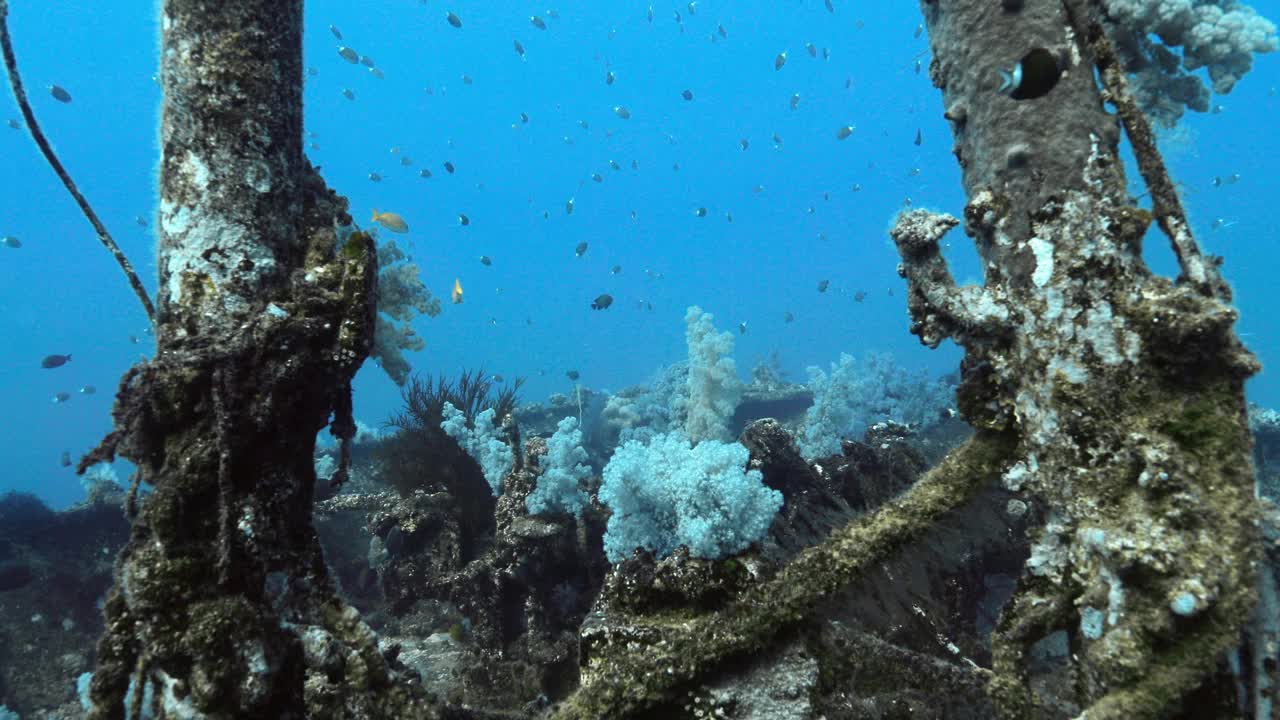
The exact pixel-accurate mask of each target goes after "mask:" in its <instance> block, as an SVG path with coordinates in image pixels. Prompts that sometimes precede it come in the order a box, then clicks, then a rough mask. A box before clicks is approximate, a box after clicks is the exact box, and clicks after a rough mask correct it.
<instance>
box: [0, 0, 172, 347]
mask: <svg viewBox="0 0 1280 720" xmlns="http://www.w3.org/2000/svg"><path fill="white" fill-rule="evenodd" d="M0 46H2V47H3V50H4V66H5V69H6V70H8V71H9V85H10V86H11V87H12V88H13V96H14V99H16V100H17V101H18V108H19V109H20V110H22V119H23V120H26V122H27V129H28V130H30V131H31V137H32V138H33V139H34V140H35V141H36V146H37V147H39V148H40V152H41V153H43V154H44V159H45V160H47V161H48V162H49V167H51V168H53V171H54V172H55V173H57V175H58V179H59V180H61V181H62V184H63V185H64V186H65V187H66V188H67V192H69V193H71V197H72V198H75V201H76V204H77V205H79V206H80V211H81V212H83V213H84V216H85V217H86V218H88V220H89V224H91V225H93V229H94V230H95V231H96V232H97V233H98V240H100V241H102V246H103V247H105V248H106V249H107V252H109V253H111V254H112V255H113V256H114V257H115V259H116V262H117V263H119V264H120V269H121V270H123V271H124V275H125V278H127V279H128V280H129V284H130V285H132V286H133V292H134V294H135V295H137V296H138V300H140V301H141V302H142V307H143V309H144V310H146V311H147V319H148V320H150V321H151V325H152V327H154V326H155V323H156V309H155V306H154V305H152V304H151V298H150V297H148V296H147V289H146V288H144V287H143V286H142V281H141V280H139V279H138V274H137V273H136V272H134V271H133V265H131V264H130V263H129V258H127V257H125V254H124V251H123V250H121V249H120V246H119V245H117V244H116V241H115V240H113V239H112V238H111V234H110V233H108V232H107V228H106V226H105V225H103V224H102V221H101V220H99V219H98V215H97V213H95V212H94V211H93V208H92V207H89V201H88V200H86V199H85V197H84V195H81V194H80V190H79V188H77V187H76V184H75V183H74V182H73V181H72V180H71V176H70V175H68V174H67V170H66V168H64V167H62V163H61V162H60V161H59V160H58V156H57V155H54V154H53V148H51V147H49V141H48V140H47V139H45V136H44V132H43V131H41V130H40V124H39V123H37V122H36V116H35V113H33V112H31V105H30V104H29V103H28V102H27V91H26V90H25V89H23V87H22V77H21V76H20V75H18V60H17V58H16V57H15V56H14V54H13V43H12V42H10V40H9V2H8V0H0Z"/></svg>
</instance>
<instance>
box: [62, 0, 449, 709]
mask: <svg viewBox="0 0 1280 720" xmlns="http://www.w3.org/2000/svg"><path fill="white" fill-rule="evenodd" d="M161 12H162V17H161V22H162V30H163V40H162V43H161V77H162V80H163V86H164V104H163V112H162V120H161V131H160V142H161V165H160V167H161V171H160V205H161V209H160V225H159V230H160V246H159V266H160V295H159V318H158V327H157V354H156V357H155V358H154V359H152V360H150V361H147V362H144V363H142V364H140V365H138V366H136V367H134V368H133V369H132V370H130V372H129V373H128V374H127V375H126V376H125V378H124V380H123V381H122V383H121V386H120V391H119V394H118V396H117V399H116V405H115V409H114V413H113V414H114V418H115V422H116V427H115V430H114V431H113V432H112V434H111V435H110V436H109V437H108V438H107V440H106V441H104V443H103V445H102V446H101V447H100V448H99V450H98V451H96V452H95V453H94V454H93V455H92V456H91V457H90V458H89V459H88V460H87V462H91V461H96V460H98V459H104V458H109V457H112V456H114V455H115V454H117V453H118V454H119V455H122V456H124V457H127V458H129V459H130V460H132V461H133V462H135V463H136V464H137V465H138V468H139V473H140V480H141V482H142V483H144V484H146V485H147V486H149V487H150V490H151V491H150V492H149V493H147V494H145V495H143V496H142V497H141V499H140V500H139V501H138V502H137V504H136V508H135V509H134V510H133V518H134V524H133V529H132V536H131V539H130V542H129V544H128V545H127V546H126V548H125V549H124V551H123V552H122V554H121V557H120V559H119V562H118V564H117V569H116V584H115V587H114V589H113V590H112V592H111V595H110V597H109V599H108V602H107V607H106V622H107V628H106V631H105V633H104V635H103V637H102V639H101V641H100V643H99V647H98V667H97V670H96V672H95V674H94V678H93V682H92V685H91V693H90V694H91V698H92V700H93V703H94V708H93V712H92V717H94V718H121V717H123V716H124V709H125V707H126V706H132V707H133V712H132V716H133V717H139V714H138V710H139V708H138V707H137V705H138V704H140V703H141V702H142V701H143V697H144V693H143V690H144V689H149V690H151V691H152V692H151V693H150V694H151V696H152V697H153V698H154V700H153V701H152V702H154V704H155V706H156V707H155V708H153V709H154V710H156V711H157V712H158V713H160V714H159V715H157V716H163V717H218V718H232V717H236V718H284V717H297V718H301V717H352V716H363V717H397V718H400V717H409V718H412V717H426V716H430V715H431V712H430V708H429V707H428V706H427V705H426V704H425V703H424V702H423V701H422V699H421V697H420V691H419V692H415V691H414V690H413V689H411V688H410V687H409V686H408V685H406V684H404V683H402V682H400V681H399V680H398V678H397V676H396V674H395V672H394V671H393V669H392V668H391V667H390V665H389V663H388V662H387V661H386V660H385V659H384V658H383V657H382V655H381V654H379V652H378V650H377V645H376V638H375V637H374V635H373V633H372V632H371V631H370V630H369V629H368V628H367V627H365V626H364V625H363V623H361V622H360V620H359V617H358V615H357V614H356V612H355V611H354V610H353V609H352V608H350V607H349V606H347V605H345V604H344V603H343V602H342V601H341V600H339V599H338V598H337V596H336V594H335V592H334V588H333V586H332V583H331V582H330V580H329V577H328V572H327V570H326V568H325V564H324V560H323V557H322V556H321V552H320V547H319V544H318V542H317V539H316V536H315V532H314V530H313V529H312V525H311V506H312V487H313V485H314V483H315V472H314V469H313V467H312V453H313V450H314V442H315V435H316V433H317V432H318V431H319V430H321V429H322V428H324V426H325V424H326V422H327V419H328V417H329V416H330V414H331V413H332V414H333V416H334V417H335V422H334V432H335V434H337V435H339V436H340V437H349V436H350V434H351V433H352V431H353V430H354V427H353V423H352V421H351V417H350V412H351V399H350V392H351V390H350V381H351V377H352V376H353V375H354V373H355V372H356V370H357V369H358V368H359V366H360V364H361V362H363V360H364V358H365V357H366V356H367V355H368V351H369V347H370V344H371V339H372V334H373V317H374V302H373V300H374V295H375V292H374V289H375V287H374V283H375V277H376V273H377V260H376V256H375V253H374V248H373V243H372V241H371V239H370V238H369V237H368V236H367V235H364V234H362V233H356V234H355V235H353V236H351V237H350V238H346V239H343V240H339V238H338V237H337V235H336V232H335V227H336V226H340V225H346V224H348V223H349V222H350V218H349V217H348V216H347V213H346V201H345V200H344V199H342V198H341V197H338V196H337V195H335V194H334V193H333V192H331V191H330V190H328V189H327V188H326V187H325V185H324V182H323V181H322V180H321V179H320V177H319V176H318V175H317V174H316V173H315V172H314V171H313V170H312V169H311V168H310V167H309V166H308V165H307V163H306V160H305V159H304V157H303V155H302V138H301V134H302V72H301V56H302V44H301V41H302V2H301V0H223V1H220V2H206V1H201V0H166V2H164V3H163V4H162V9H161ZM340 472H341V471H340ZM131 504H132V503H131ZM131 688H132V689H131Z"/></svg>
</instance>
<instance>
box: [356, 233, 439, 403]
mask: <svg viewBox="0 0 1280 720" xmlns="http://www.w3.org/2000/svg"><path fill="white" fill-rule="evenodd" d="M378 268H379V270H378V322H377V326H376V328H375V329H374V333H373V350H372V351H370V353H369V354H370V356H371V357H373V359H374V360H375V361H377V362H378V364H379V365H381V367H382V369H383V370H384V371H385V372H386V373H387V375H388V376H389V377H390V378H391V379H392V380H393V381H394V382H395V384H397V385H404V383H405V381H406V380H408V379H409V372H410V371H411V370H412V368H411V367H410V366H409V361H408V360H406V359H405V357H404V353H403V352H402V351H404V350H411V351H416V350H421V349H422V348H424V347H426V342H425V341H424V340H423V339H422V338H421V337H419V336H418V334H417V333H416V332H414V331H413V324H412V323H413V318H414V316H415V315H426V316H428V317H435V316H436V315H439V314H440V299H439V298H437V297H435V296H433V295H432V294H431V291H430V290H428V289H427V287H426V286H425V285H423V284H422V279H421V278H420V277H419V276H418V265H417V264H416V263H412V262H409V261H408V256H406V255H405V254H404V251H403V250H401V249H400V248H399V247H397V246H396V243H395V241H394V240H389V241H387V242H385V243H383V244H381V245H379V246H378ZM397 323H398V324H397Z"/></svg>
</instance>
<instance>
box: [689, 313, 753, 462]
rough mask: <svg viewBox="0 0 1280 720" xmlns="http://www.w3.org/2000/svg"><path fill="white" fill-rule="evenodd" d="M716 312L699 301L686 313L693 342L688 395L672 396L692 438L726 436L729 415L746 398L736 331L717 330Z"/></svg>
mask: <svg viewBox="0 0 1280 720" xmlns="http://www.w3.org/2000/svg"><path fill="white" fill-rule="evenodd" d="M713 320H715V316H713V315H712V314H711V313H708V312H703V311H702V308H700V307H698V306H697V305H693V306H690V307H689V309H688V311H687V312H686V313H685V316H684V322H685V325H686V330H685V342H686V343H687V344H688V346H689V378H688V383H687V388H688V395H687V396H679V397H676V398H673V399H672V411H673V413H674V414H677V415H678V414H681V411H683V414H684V416H685V424H684V430H685V434H687V435H688V436H689V439H690V440H692V441H694V442H698V441H701V440H724V439H727V438H728V436H729V428H728V424H729V419H730V418H731V417H733V411H734V410H735V409H736V408H737V407H738V401H739V400H740V399H741V398H742V381H741V380H739V379H738V368H737V365H735V364H734V362H733V357H731V356H732V354H733V334H732V333H729V332H722V333H717V332H716V328H715V325H714V324H712V321H713Z"/></svg>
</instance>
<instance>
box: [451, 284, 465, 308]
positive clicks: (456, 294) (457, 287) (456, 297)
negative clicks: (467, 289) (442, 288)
mask: <svg viewBox="0 0 1280 720" xmlns="http://www.w3.org/2000/svg"><path fill="white" fill-rule="evenodd" d="M449 297H451V298H453V304H454V305H457V304H458V303H460V302H462V281H461V280H459V279H458V278H454V279H453V292H452V293H451V294H450V296H449Z"/></svg>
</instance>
